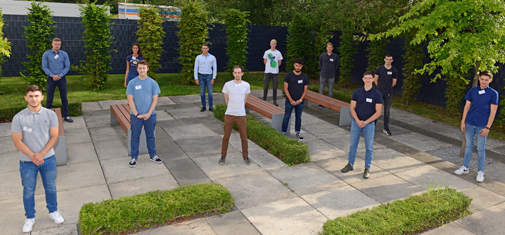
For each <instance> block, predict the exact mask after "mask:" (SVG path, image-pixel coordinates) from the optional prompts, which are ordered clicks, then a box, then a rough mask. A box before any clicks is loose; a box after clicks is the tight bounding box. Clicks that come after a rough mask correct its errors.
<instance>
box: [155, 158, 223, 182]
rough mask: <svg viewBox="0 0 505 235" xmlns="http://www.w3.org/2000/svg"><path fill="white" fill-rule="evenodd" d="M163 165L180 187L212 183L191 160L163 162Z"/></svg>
mask: <svg viewBox="0 0 505 235" xmlns="http://www.w3.org/2000/svg"><path fill="white" fill-rule="evenodd" d="M163 163H164V164H165V166H166V167H167V168H168V169H169V170H170V173H172V175H173V176H174V177H175V179H176V180H177V182H178V183H179V185H189V184H200V183H212V181H211V180H210V179H209V177H208V176H207V175H206V174H205V173H204V172H203V171H202V170H201V169H200V168H199V167H198V166H197V165H196V164H195V162H193V161H192V160H191V159H189V158H187V159H178V160H169V161H163ZM216 164H217V162H216Z"/></svg>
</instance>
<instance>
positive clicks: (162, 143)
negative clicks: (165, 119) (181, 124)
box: [156, 129, 189, 161]
mask: <svg viewBox="0 0 505 235" xmlns="http://www.w3.org/2000/svg"><path fill="white" fill-rule="evenodd" d="M156 154H158V156H159V157H160V158H161V159H162V160H163V161H168V160H178V159H188V158H189V157H188V155H186V153H184V151H182V149H181V148H180V147H179V145H177V144H176V143H175V142H174V141H173V140H172V138H170V137H168V135H167V133H165V132H164V131H163V130H161V129H160V130H156Z"/></svg>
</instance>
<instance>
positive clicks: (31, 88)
mask: <svg viewBox="0 0 505 235" xmlns="http://www.w3.org/2000/svg"><path fill="white" fill-rule="evenodd" d="M35 91H40V93H42V89H40V87H39V86H37V85H29V86H28V87H27V88H26V93H25V94H28V92H35Z"/></svg>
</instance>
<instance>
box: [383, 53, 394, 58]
mask: <svg viewBox="0 0 505 235" xmlns="http://www.w3.org/2000/svg"><path fill="white" fill-rule="evenodd" d="M385 57H391V58H393V55H391V54H390V53H387V54H386V56H385Z"/></svg>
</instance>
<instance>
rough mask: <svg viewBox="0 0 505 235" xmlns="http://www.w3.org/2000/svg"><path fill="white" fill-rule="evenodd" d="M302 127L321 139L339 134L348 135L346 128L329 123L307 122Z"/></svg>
mask: <svg viewBox="0 0 505 235" xmlns="http://www.w3.org/2000/svg"><path fill="white" fill-rule="evenodd" d="M302 129H304V130H306V131H307V132H309V133H311V134H313V135H315V136H317V137H319V138H321V139H330V138H335V137H337V136H341V135H349V132H348V131H347V130H345V129H343V128H340V127H337V126H335V125H333V124H330V123H312V124H307V125H304V126H303V127H302Z"/></svg>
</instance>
